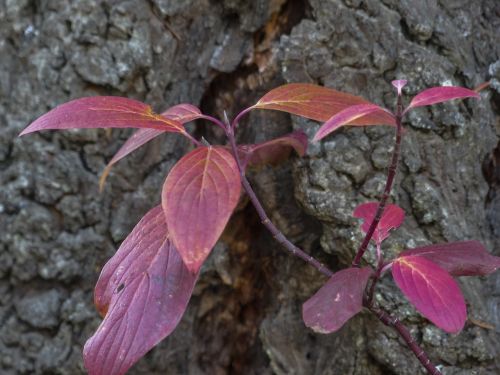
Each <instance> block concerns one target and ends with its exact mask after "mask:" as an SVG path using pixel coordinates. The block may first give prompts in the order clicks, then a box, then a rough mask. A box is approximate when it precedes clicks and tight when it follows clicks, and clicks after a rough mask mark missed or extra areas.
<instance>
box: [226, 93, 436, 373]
mask: <svg viewBox="0 0 500 375" xmlns="http://www.w3.org/2000/svg"><path fill="white" fill-rule="evenodd" d="M398 103H399V102H398ZM399 113H400V112H399ZM240 115H241V114H240ZM239 118H241V116H238V119H239ZM399 123H400V122H399ZM236 125H237V121H233V123H232V125H231V126H226V136H227V138H228V140H229V144H230V145H231V150H232V152H233V156H234V159H235V160H236V164H237V165H238V170H239V172H240V177H241V184H242V185H243V188H244V189H245V192H246V193H247V195H248V197H249V198H250V201H251V202H252V204H253V206H254V207H255V210H256V211H257V214H258V215H259V217H260V219H261V222H262V224H263V225H264V226H265V227H266V228H267V230H269V232H271V234H272V235H273V237H274V238H275V239H276V240H277V241H278V242H279V243H280V244H281V245H283V247H284V248H285V249H286V250H288V251H289V252H290V253H291V254H292V255H294V256H297V257H299V258H300V259H302V260H304V261H306V262H307V263H309V264H310V265H311V266H313V267H314V268H316V269H317V270H318V271H319V272H321V273H322V274H323V275H325V276H327V277H331V276H333V271H331V270H330V269H329V268H328V267H326V266H325V265H324V264H323V263H321V262H320V261H318V260H317V259H315V258H314V257H312V256H311V255H309V254H307V253H306V252H305V251H303V250H302V249H300V248H298V247H297V246H295V245H294V244H293V243H292V242H290V241H289V240H288V239H287V238H286V237H285V235H284V234H283V233H281V232H280V230H279V229H278V228H277V227H276V226H275V225H274V224H273V222H272V221H271V220H270V219H269V217H268V216H267V214H266V211H265V210H264V207H262V204H261V203H260V201H259V199H258V198H257V195H256V194H255V192H254V191H253V189H252V186H251V185H250V183H249V182H248V179H247V178H246V175H245V169H244V168H243V167H242V164H241V160H240V158H239V155H238V148H237V147H236V139H235V137H234V128H235V127H236ZM382 264H383V262H382ZM372 294H373V293H372ZM363 305H364V306H365V307H366V308H367V309H368V310H370V311H371V312H372V313H373V314H375V316H376V317H377V318H378V319H379V320H380V321H381V322H382V323H384V324H385V325H387V326H390V327H393V328H394V329H395V330H396V332H398V333H399V335H400V336H401V337H402V338H403V340H404V341H405V342H406V344H407V345H408V347H409V348H410V349H411V351H412V352H413V353H414V354H415V356H416V357H417V359H418V360H419V361H420V363H421V364H422V366H424V367H425V369H426V370H427V372H428V373H429V374H430V375H441V372H440V371H439V370H438V369H437V368H436V367H435V366H434V365H433V364H432V362H431V361H430V359H429V357H428V356H427V354H426V353H425V352H424V350H423V349H422V348H421V347H420V346H419V345H418V344H417V342H416V341H415V339H414V338H413V337H412V336H411V334H410V332H409V331H408V329H407V328H406V327H405V326H404V325H403V324H402V323H401V322H400V321H399V319H397V318H395V317H392V316H391V315H389V314H388V313H387V312H385V311H384V310H383V309H382V308H380V307H374V306H373V303H370V304H368V303H367V301H366V300H364V301H363Z"/></svg>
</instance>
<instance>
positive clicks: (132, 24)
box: [0, 0, 500, 375]
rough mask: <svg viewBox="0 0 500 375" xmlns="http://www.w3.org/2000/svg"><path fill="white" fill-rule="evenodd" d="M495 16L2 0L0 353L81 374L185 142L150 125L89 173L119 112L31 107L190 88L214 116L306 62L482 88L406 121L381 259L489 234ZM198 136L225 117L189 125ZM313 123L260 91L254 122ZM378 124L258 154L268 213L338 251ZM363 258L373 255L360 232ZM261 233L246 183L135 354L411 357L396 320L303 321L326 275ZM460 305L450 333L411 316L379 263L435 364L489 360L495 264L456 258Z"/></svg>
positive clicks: (490, 2) (496, 202) (5, 367)
mask: <svg viewBox="0 0 500 375" xmlns="http://www.w3.org/2000/svg"><path fill="white" fill-rule="evenodd" d="M499 25H500V16H499V9H498V5H497V2H496V1H494V0H482V1H473V2H469V1H460V0H447V1H433V0H426V1H421V2H415V1H409V0H408V1H407V0H405V1H393V0H383V1H359V0H343V1H342V0H331V1H321V0H310V1H305V0H256V1H244V0H220V1H215V0H198V1H194V0H176V1H168V0H149V1H144V0H142V1H141V0H125V1H115V0H108V1H99V0H82V1H69V0H61V1H52V0H32V1H28V0H23V1H3V2H2V1H0V123H1V130H0V186H1V189H0V228H1V235H0V373H2V374H8V375H10V374H49V373H50V374H72V375H73V374H83V373H85V372H84V369H83V365H82V356H81V352H82V347H83V344H84V343H85V341H86V340H87V338H88V337H89V336H90V335H91V334H92V332H93V331H94V330H95V329H96V327H97V326H98V324H99V322H100V318H99V317H98V314H97V312H96V310H95V309H94V307H93V304H92V290H93V286H94V284H95V282H96V280H97V277H98V275H99V271H100V269H101V267H102V266H103V265H104V263H105V262H106V261H107V259H108V258H109V257H111V256H112V254H113V253H114V251H115V250H116V248H117V247H118V246H119V244H120V242H121V241H122V240H123V239H124V238H125V236H126V235H127V234H128V233H129V231H130V230H131V229H132V227H133V226H134V225H135V224H136V223H137V222H138V221H139V219H140V218H141V217H142V216H143V215H144V214H145V213H146V212H147V211H148V210H149V209H150V208H151V207H153V206H154V205H156V204H158V202H159V200H160V189H161V186H162V183H163V180H164V178H165V176H166V174H167V173H168V171H169V170H170V168H171V167H172V166H173V165H174V163H175V162H176V160H178V159H179V158H180V157H181V156H182V154H183V153H184V152H185V151H186V150H188V149H189V147H190V145H189V144H188V142H187V141H185V140H184V139H182V138H181V137H180V136H178V135H175V134H169V135H166V136H162V137H160V138H159V139H157V140H154V141H153V142H151V143H149V144H148V145H146V146H145V147H143V148H142V149H140V150H138V151H136V152H134V153H133V154H132V155H131V156H129V157H128V158H127V159H125V160H123V161H120V162H119V163H118V164H117V165H116V166H115V167H114V168H113V170H112V172H111V175H110V177H109V178H108V183H107V186H106V188H105V191H104V192H103V193H102V194H99V193H98V177H99V174H100V173H101V171H102V169H103V168H104V166H105V164H106V162H107V161H109V160H110V158H111V157H112V155H113V154H114V152H116V151H117V150H118V148H119V147H120V146H121V144H122V143H123V141H124V140H125V139H126V138H127V137H128V136H129V135H130V134H131V131H130V130H113V131H111V132H106V131H104V130H77V131H61V132H42V133H39V134H34V135H30V136H27V137H23V138H22V139H20V138H17V135H18V134H19V132H20V131H21V130H22V129H23V128H24V127H25V126H26V125H27V124H28V123H29V122H31V121H32V120H34V119H35V118H36V117H37V116H39V115H41V114H43V113H45V112H46V111H48V110H49V109H51V108H53V107H55V106H56V105H58V104H61V103H63V102H66V101H68V100H70V99H74V98H78V97H82V96H91V95H120V96H127V97H130V98H136V99H138V100H141V101H144V102H146V103H148V104H151V105H152V106H153V107H154V109H155V110H157V111H162V110H164V109H166V108H167V107H169V106H172V105H175V104H178V103H182V102H188V103H193V104H195V105H198V106H200V107H201V108H202V110H203V111H204V112H206V113H207V114H210V115H214V116H219V117H222V116H223V111H226V112H227V113H228V114H229V115H230V116H234V115H235V114H236V113H237V112H239V111H240V110H242V109H243V108H245V107H248V106H250V105H252V104H254V103H255V102H256V101H257V100H258V99H259V97H260V96H262V95H263V94H264V93H265V92H266V91H268V90H270V89H272V88H274V87H276V86H278V85H280V84H283V83H287V82H311V83H317V84H322V85H325V86H328V87H331V88H335V89H338V90H341V91H346V92H350V93H353V94H356V95H361V96H363V97H365V98H367V99H368V100H371V101H373V102H375V103H377V104H379V105H382V106H385V107H388V108H391V109H392V107H393V106H394V104H395V95H394V90H393V88H392V87H391V85H390V81H391V80H393V79H407V80H408V81H409V84H408V86H407V89H405V94H406V97H405V100H408V99H409V97H410V96H411V95H414V94H415V93H416V92H418V91H420V90H422V89H424V88H427V87H431V86H438V85H450V84H452V85H460V86H466V87H471V88H473V87H476V86H478V85H479V84H481V83H483V82H484V81H486V80H491V87H490V88H489V89H486V90H484V91H483V92H482V94H481V96H482V99H481V101H473V100H468V101H464V102H453V103H447V104H444V105H437V106H433V107H431V108H428V109H427V108H424V109H418V110H415V111H414V112H412V113H411V114H410V116H409V117H408V118H407V121H406V122H405V123H404V124H403V126H404V131H405V135H404V137H403V144H402V149H401V152H402V158H401V163H400V169H399V170H398V173H397V175H396V180H395V184H394V188H393V194H392V195H391V197H390V201H392V202H394V203H397V204H398V205H400V206H401V207H402V208H403V209H404V210H405V211H406V219H405V223H404V224H403V226H402V227H401V228H400V229H399V230H398V231H396V232H394V234H393V235H392V236H391V238H390V239H389V240H388V241H387V245H386V246H385V248H384V251H385V254H386V258H390V257H391V256H394V255H396V254H397V253H398V252H399V251H401V250H403V249H406V248H411V247H416V246H419V245H424V244H429V243H437V242H445V241H457V240H465V239H477V240H480V241H482V242H483V243H484V244H485V245H486V246H487V247H488V248H489V250H490V251H491V252H492V253H494V254H496V255H500V215H499V214H498V213H499V212H500V170H499V167H498V165H500V151H499V150H500V146H499V144H500V143H499V140H500V128H499V121H498V113H499V108H500V105H499V104H500V100H499V98H500V83H499V81H500V57H499V56H500V40H499V37H498V29H499ZM189 126H190V129H191V130H193V131H194V132H195V134H196V135H197V136H204V137H205V138H206V139H207V140H208V141H209V142H210V143H217V142H222V141H223V139H224V138H223V134H222V132H221V131H219V130H220V129H216V128H214V127H211V126H210V125H207V124H204V123H202V122H199V123H196V124H195V125H189ZM318 126H319V124H317V123H315V122H312V121H307V120H304V119H300V118H297V117H291V116H289V115H286V114H283V113H277V112H272V111H254V112H251V113H250V114H249V116H248V117H247V118H246V119H245V120H243V122H242V124H241V125H240V127H239V129H238V134H237V136H238V140H239V141H240V142H248V143H253V142H255V141H262V140H265V139H270V138H272V137H274V136H277V135H282V134H284V133H286V132H289V131H291V130H292V129H302V130H304V131H305V132H307V133H308V134H309V135H310V136H311V137H312V135H313V134H314V132H315V131H316V129H317V128H318ZM392 137H393V129H391V128H389V127H371V128H370V127H367V128H346V129H345V130H342V131H340V132H337V133H336V134H334V135H331V136H329V137H327V138H326V139H325V140H324V141H322V142H320V143H317V144H311V145H310V147H309V151H308V154H307V156H306V157H304V158H302V159H298V158H294V159H292V160H290V161H289V162H287V163H285V164H283V165H281V166H278V167H275V168H271V167H266V168H264V169H262V170H260V171H255V172H252V173H251V174H250V175H249V179H250V181H251V183H252V185H253V186H254V189H255V191H256V194H257V195H258V196H259V198H260V199H261V201H262V203H263V206H264V208H265V209H266V211H267V213H268V215H269V217H270V219H271V220H272V221H273V222H274V223H275V224H276V225H277V226H278V227H279V229H280V230H281V231H282V232H283V233H284V234H285V235H286V236H287V237H288V238H290V239H291V240H293V241H294V242H296V243H297V244H298V245H299V246H300V247H301V248H303V249H304V250H305V251H307V252H308V253H310V254H313V255H314V256H315V257H317V258H319V259H320V260H321V261H322V262H324V263H325V264H326V265H328V267H329V268H331V269H334V270H338V269H340V268H342V267H345V266H347V265H349V264H350V262H351V261H352V257H353V256H354V254H355V251H356V249H357V248H358V246H359V244H360V242H361V241H362V238H363V236H362V233H361V231H360V230H359V225H358V223H357V221H356V220H355V219H353V218H352V215H351V214H352V211H353V209H354V207H355V206H356V205H357V204H359V203H361V202H366V201H369V200H376V199H377V198H378V197H379V196H380V194H381V193H382V190H383V184H384V181H385V178H384V174H385V172H386V168H387V166H388V163H389V158H390V154H391V152H392V149H391V146H390V145H391V144H392ZM365 259H368V262H372V263H374V262H375V256H374V254H373V251H371V250H370V249H369V250H368V251H367V253H366V258H365ZM324 282H325V277H324V276H322V275H321V274H319V273H318V272H317V271H316V270H315V269H313V268H312V267H310V266H308V265H307V264H306V263H302V262H300V261H299V260H297V259H294V258H292V257H290V256H289V255H288V254H286V253H285V252H283V251H282V250H281V249H280V248H279V245H278V244H277V243H276V242H274V241H273V240H272V237H271V236H270V234H268V233H267V232H266V230H265V228H263V226H262V225H261V224H260V219H259V218H258V216H257V214H256V212H255V211H254V209H253V208H252V207H251V205H249V204H248V202H247V201H244V202H242V203H241V204H240V206H239V208H238V211H237V212H236V213H235V215H234V216H233V218H232V219H231V221H230V224H229V226H228V228H227V230H226V231H225V233H224V235H223V238H222V241H221V242H220V243H219V244H218V245H217V246H216V248H215V249H214V251H213V253H212V254H211V256H210V257H209V260H208V261H207V264H206V265H205V266H204V269H203V272H202V275H201V277H200V281H199V283H198V285H197V287H196V289H195V294H194V296H193V299H192V300H191V302H190V306H189V308H188V311H187V313H186V315H185V316H184V318H183V320H182V322H181V323H180V325H179V327H178V328H177V330H176V331H175V332H174V334H173V335H171V336H170V337H169V338H167V339H166V340H164V341H163V342H162V343H161V344H160V345H158V347H156V348H155V349H153V350H152V351H151V352H150V353H149V354H148V355H147V356H146V358H144V359H142V360H141V361H140V362H139V363H138V364H137V365H136V366H134V367H133V369H131V370H130V372H129V373H130V374H300V375H303V374H306V375H307V374H356V375H364V374H366V375H372V374H375V375H377V374H381V375H382V374H398V375H410V374H411V375H413V374H420V373H422V372H423V370H422V368H421V367H420V364H419V362H418V361H417V360H416V359H415V358H414V357H413V354H412V353H411V352H410V351H409V350H408V348H407V347H405V345H404V343H403V342H402V341H401V340H400V339H399V338H398V336H397V335H396V334H395V333H394V331H393V330H392V329H391V328H390V327H386V326H384V325H383V324H381V323H380V322H379V321H378V320H377V319H376V318H375V317H373V316H372V315H371V314H369V313H362V314H360V315H359V316H357V317H356V318H354V319H353V320H352V321H350V322H349V323H348V324H347V325H346V326H345V327H344V328H343V329H342V330H341V331H340V332H338V333H336V334H332V335H319V334H316V333H313V332H312V331H310V330H308V329H307V328H306V327H305V326H304V324H303V323H302V321H301V305H302V303H303V302H304V301H305V300H306V299H307V298H309V297H310V296H311V295H312V294H313V293H314V292H315V291H316V290H317V289H318V288H319V287H320V286H321V285H322V284H323V283H324ZM460 285H461V286H462V290H463V291H464V294H465V296H466V300H467V302H468V316H469V321H468V323H467V324H466V327H465V329H464V331H463V332H462V333H460V334H458V335H448V334H445V333H444V332H442V331H441V330H439V329H437V328H435V327H434V326H432V325H431V324H430V323H429V322H428V321H427V320H425V319H424V318H422V317H421V316H420V315H419V314H418V313H417V312H416V311H415V310H414V309H413V307H411V305H410V304H409V303H408V302H407V301H406V300H405V299H404V297H403V296H402V294H401V293H400V292H398V290H397V289H396V287H395V286H394V283H393V282H392V280H391V278H390V277H387V276H386V277H384V278H383V279H382V281H381V282H380V286H379V287H378V289H377V292H376V295H375V299H376V301H377V303H379V304H380V305H382V306H383V307H384V308H385V309H387V310H389V311H390V312H391V313H392V314H394V315H396V316H398V317H399V319H400V320H401V321H402V322H403V323H404V324H405V325H406V326H408V327H409V329H410V332H411V333H412V335H413V336H415V337H417V338H418V340H419V344H420V345H422V347H423V348H424V349H425V350H426V352H427V353H428V354H429V356H430V357H431V359H432V360H433V361H434V362H435V363H437V364H439V365H440V369H441V370H442V372H443V374H482V375H485V374H497V373H498V372H499V369H500V367H499V365H500V364H499V363H498V358H500V272H497V273H496V274H493V275H490V276H488V277H484V278H461V279H460Z"/></svg>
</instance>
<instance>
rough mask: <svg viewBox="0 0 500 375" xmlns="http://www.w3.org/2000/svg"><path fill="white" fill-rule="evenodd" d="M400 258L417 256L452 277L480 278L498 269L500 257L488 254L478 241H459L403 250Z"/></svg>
mask: <svg viewBox="0 0 500 375" xmlns="http://www.w3.org/2000/svg"><path fill="white" fill-rule="evenodd" d="M401 256H405V257H406V256H419V257H423V258H425V259H428V260H430V261H432V262H434V263H436V264H437V265H438V266H439V267H441V268H443V269H445V270H446V271H448V272H449V273H450V274H451V275H453V276H482V275H487V274H489V273H492V272H495V271H496V270H497V269H499V268H500V257H496V256H494V255H491V254H490V253H488V251H487V250H486V248H485V247H484V246H483V245H482V244H481V243H480V242H479V241H461V242H451V243H443V244H438V245H430V246H423V247H417V248H416V249H411V250H405V251H403V252H402V253H401V254H400V257H401Z"/></svg>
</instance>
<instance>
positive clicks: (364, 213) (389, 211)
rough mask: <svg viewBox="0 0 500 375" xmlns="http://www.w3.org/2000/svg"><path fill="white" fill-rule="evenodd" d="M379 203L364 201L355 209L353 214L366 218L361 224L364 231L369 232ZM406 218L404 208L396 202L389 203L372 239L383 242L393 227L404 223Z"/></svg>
mask: <svg viewBox="0 0 500 375" xmlns="http://www.w3.org/2000/svg"><path fill="white" fill-rule="evenodd" d="M378 205H379V203H378V202H368V203H362V204H360V205H359V206H357V207H356V209H355V210H354V212H353V216H354V217H356V218H359V219H363V220H364V221H363V224H362V225H361V230H362V231H363V232H365V233H366V232H368V229H369V228H370V225H371V223H372V221H373V219H374V218H375V214H376V212H377V209H378ZM404 218H405V212H404V211H403V209H402V208H400V207H399V206H397V205H395V204H389V205H387V206H386V207H385V208H384V212H383V214H382V217H381V219H380V221H379V223H378V225H377V229H375V232H374V233H373V237H372V239H373V240H374V241H375V242H376V243H378V244H381V243H382V241H383V240H385V239H386V238H387V237H389V232H390V231H391V230H392V229H396V228H398V227H399V226H400V225H401V224H403V221H404Z"/></svg>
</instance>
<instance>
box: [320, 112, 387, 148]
mask: <svg viewBox="0 0 500 375" xmlns="http://www.w3.org/2000/svg"><path fill="white" fill-rule="evenodd" d="M375 114H377V115H379V116H380V118H384V117H385V118H386V120H387V122H385V124H386V125H395V119H394V116H393V115H392V114H391V113H390V112H389V111H387V110H385V109H384V108H381V107H379V106H378V105H375V104H357V105H353V106H350V107H347V108H346V109H344V110H342V111H340V112H338V113H336V114H335V115H333V116H332V117H331V118H330V119H328V121H327V122H325V123H324V124H323V125H322V126H321V127H320V128H319V130H318V131H317V132H316V135H315V136H314V138H313V141H319V140H320V139H322V138H324V137H326V136H327V135H328V134H330V133H331V132H333V131H335V130H337V129H338V128H340V127H342V126H344V125H356V126H361V125H359V124H356V121H361V120H363V118H365V117H368V116H374V115H375ZM363 125H366V124H363ZM370 125H380V124H370Z"/></svg>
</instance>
